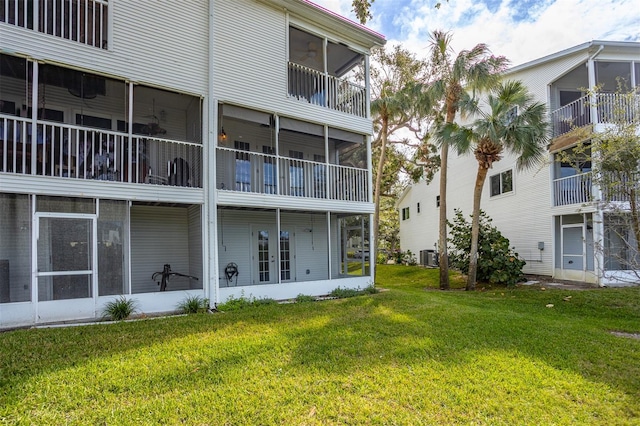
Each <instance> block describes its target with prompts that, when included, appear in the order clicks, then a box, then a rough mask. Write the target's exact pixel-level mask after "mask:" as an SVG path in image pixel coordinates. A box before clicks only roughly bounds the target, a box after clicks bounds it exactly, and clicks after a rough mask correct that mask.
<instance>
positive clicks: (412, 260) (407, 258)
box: [394, 250, 418, 266]
mask: <svg viewBox="0 0 640 426" xmlns="http://www.w3.org/2000/svg"><path fill="white" fill-rule="evenodd" d="M394 258H395V261H396V263H397V264H398V265H410V266H415V265H417V264H418V261H417V260H416V255H415V254H413V253H412V252H411V250H407V251H397V252H395V253H394Z"/></svg>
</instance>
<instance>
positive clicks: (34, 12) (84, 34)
mask: <svg viewBox="0 0 640 426" xmlns="http://www.w3.org/2000/svg"><path fill="white" fill-rule="evenodd" d="M108 8H109V2H108V0H0V22H2V23H5V24H8V25H15V26H18V27H22V28H27V29H30V30H35V31H38V32H40V33H43V34H49V35H51V36H54V37H60V38H63V39H66V40H71V41H74V42H77V43H81V44H85V45H88V46H93V47H97V48H100V49H107V47H108V34H107V28H108V18H109V11H108Z"/></svg>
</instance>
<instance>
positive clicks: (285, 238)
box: [280, 231, 291, 281]
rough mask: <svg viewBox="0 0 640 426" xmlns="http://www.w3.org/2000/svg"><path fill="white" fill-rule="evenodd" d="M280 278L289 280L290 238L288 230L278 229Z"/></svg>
mask: <svg viewBox="0 0 640 426" xmlns="http://www.w3.org/2000/svg"><path fill="white" fill-rule="evenodd" d="M280 279H281V280H282V281H290V280H291V239H290V237H289V231H280Z"/></svg>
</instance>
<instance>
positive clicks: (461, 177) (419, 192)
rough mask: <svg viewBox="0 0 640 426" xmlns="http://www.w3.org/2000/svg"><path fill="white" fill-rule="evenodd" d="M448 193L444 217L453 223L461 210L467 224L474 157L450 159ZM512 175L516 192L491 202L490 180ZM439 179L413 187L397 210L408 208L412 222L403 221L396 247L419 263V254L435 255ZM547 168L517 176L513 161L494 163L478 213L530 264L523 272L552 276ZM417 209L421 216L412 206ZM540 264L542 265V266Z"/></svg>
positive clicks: (494, 198)
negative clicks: (541, 247) (510, 172)
mask: <svg viewBox="0 0 640 426" xmlns="http://www.w3.org/2000/svg"><path fill="white" fill-rule="evenodd" d="M449 164H450V168H449V173H448V188H447V194H448V197H447V217H448V218H449V219H450V220H451V219H452V218H453V217H454V210H455V209H456V208H458V209H461V210H462V212H463V214H464V215H465V217H466V218H467V220H469V218H470V215H471V213H472V204H473V183H474V181H475V176H476V171H477V162H476V160H475V158H474V157H473V156H457V155H456V154H455V153H452V154H450V162H449ZM509 169H513V170H514V178H513V180H514V192H513V193H512V194H504V195H501V196H497V197H490V196H489V183H488V182H489V176H492V175H494V174H497V173H500V172H502V171H505V170H509ZM439 178H440V176H439V174H437V175H436V176H435V178H434V180H433V183H431V184H430V185H426V184H425V183H419V184H416V185H413V186H412V187H411V190H410V191H409V193H408V194H406V196H405V197H404V199H403V200H402V201H401V203H400V204H399V205H398V209H399V211H402V208H404V207H409V209H410V217H409V219H408V220H405V221H403V220H401V221H400V222H401V224H400V242H401V247H402V250H403V251H406V250H411V251H412V252H413V253H414V254H415V255H416V258H417V259H418V260H419V253H420V250H433V249H434V248H435V247H434V245H435V244H436V243H437V241H438V217H439V208H438V207H437V206H436V197H437V196H438V194H439V185H438V182H439ZM550 188H551V185H550V174H549V169H548V166H545V167H542V168H533V169H530V170H527V171H517V170H516V168H515V159H514V158H513V157H509V156H505V158H504V159H503V160H501V161H500V162H498V163H494V168H493V169H491V170H490V171H489V174H488V176H487V181H486V182H485V185H484V188H483V193H482V207H481V208H482V210H483V211H485V212H486V213H487V214H488V215H489V217H491V218H492V219H493V225H494V226H496V227H497V228H498V229H499V230H500V232H502V234H503V235H504V236H505V237H507V238H508V239H509V240H510V243H511V246H512V247H515V251H516V252H518V254H519V255H520V257H522V258H524V259H525V260H528V262H527V265H526V266H525V272H527V273H534V274H543V275H552V273H553V259H552V243H553V235H552V230H553V227H552V225H553V224H552V211H551V202H550V200H551V196H550ZM417 203H420V210H421V213H419V214H418V213H417V209H416V204H417ZM538 242H544V243H545V250H544V251H542V252H540V251H539V250H538ZM540 260H542V261H540Z"/></svg>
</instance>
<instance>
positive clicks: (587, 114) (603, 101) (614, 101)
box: [551, 93, 640, 137]
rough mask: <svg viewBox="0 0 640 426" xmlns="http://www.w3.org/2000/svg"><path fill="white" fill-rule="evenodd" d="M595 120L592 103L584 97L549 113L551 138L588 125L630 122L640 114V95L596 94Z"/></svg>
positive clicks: (587, 97)
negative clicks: (592, 114) (551, 129)
mask: <svg viewBox="0 0 640 426" xmlns="http://www.w3.org/2000/svg"><path fill="white" fill-rule="evenodd" d="M595 102H596V105H597V107H596V108H597V114H598V115H597V117H595V118H596V120H592V117H591V106H592V102H591V100H590V98H589V96H584V97H582V98H580V99H578V100H575V101H573V102H571V103H570V104H567V105H565V106H563V107H562V108H559V109H557V110H555V111H553V112H552V113H551V123H552V126H553V137H557V136H561V135H563V134H565V133H567V132H569V131H571V130H572V129H575V128H578V127H583V126H586V125H588V124H604V123H614V122H616V121H628V122H630V121H632V120H634V119H637V118H638V117H637V115H638V114H639V112H640V95H627V94H618V93H598V94H597V95H596V99H595Z"/></svg>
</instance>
